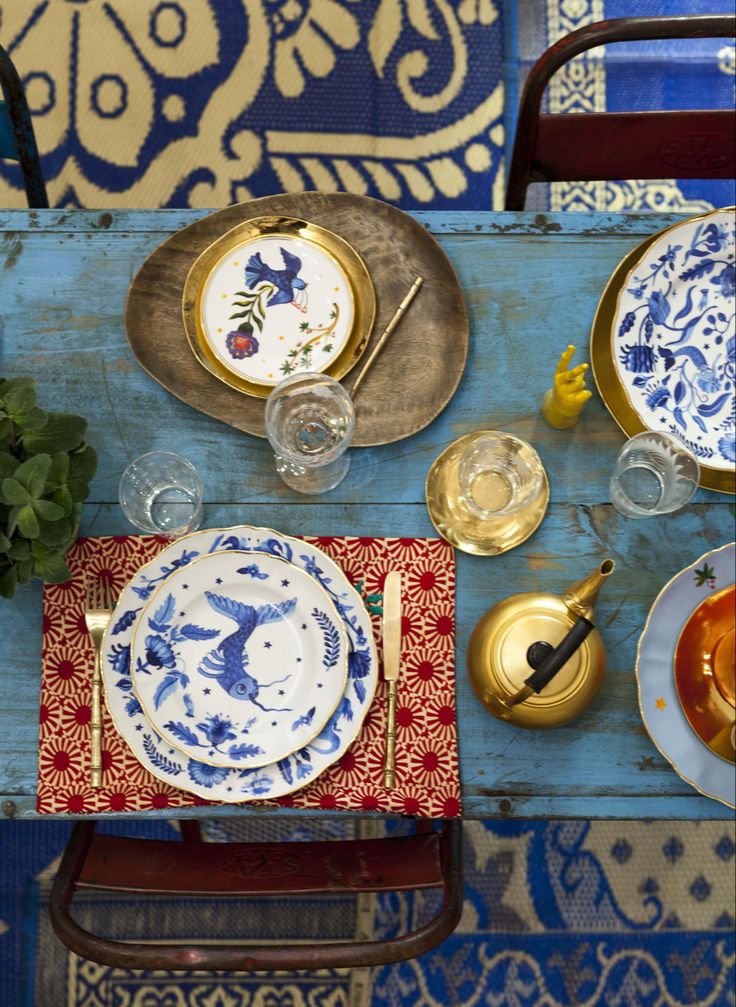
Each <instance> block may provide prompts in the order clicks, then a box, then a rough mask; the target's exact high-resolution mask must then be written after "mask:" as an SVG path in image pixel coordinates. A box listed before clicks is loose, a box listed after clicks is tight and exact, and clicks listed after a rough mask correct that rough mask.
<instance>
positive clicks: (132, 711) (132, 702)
mask: <svg viewBox="0 0 736 1007" xmlns="http://www.w3.org/2000/svg"><path fill="white" fill-rule="evenodd" d="M125 712H126V713H127V714H128V716H129V717H135V715H136V714H137V713H143V710H142V709H141V704H140V703H139V702H138V700H137V699H136V698H135V696H131V697H130V699H129V700H128V702H127V703H126V704H125Z"/></svg>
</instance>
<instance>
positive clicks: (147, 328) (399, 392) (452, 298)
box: [125, 192, 468, 447]
mask: <svg viewBox="0 0 736 1007" xmlns="http://www.w3.org/2000/svg"><path fill="white" fill-rule="evenodd" d="M266 215H274V216H279V215H281V216H292V217H298V218H301V219H305V220H308V221H310V222H311V223H313V224H318V225H319V226H321V227H326V228H328V229H329V230H332V231H334V232H335V233H336V234H338V235H340V237H342V238H344V239H345V240H346V241H347V242H349V243H350V244H351V245H352V246H353V248H354V249H355V250H356V252H357V253H358V255H360V257H361V258H362V259H363V261H364V262H365V264H366V266H367V268H368V272H369V273H370V276H371V279H372V281H373V286H374V288H375V292H376V322H375V325H374V329H373V336H372V338H371V341H370V343H369V345H368V348H367V351H366V352H367V353H368V354H370V352H371V350H372V348H373V346H374V345H375V342H376V341H377V340H378V338H379V337H380V335H381V333H382V332H383V330H384V329H385V327H386V325H388V323H389V321H390V320H391V317H392V315H393V314H394V312H395V311H396V308H397V307H398V306H399V304H400V303H401V301H402V300H403V299H404V297H405V295H406V293H407V291H408V289H409V287H410V286H411V284H412V283H413V281H414V279H415V277H416V276H417V275H419V276H421V277H423V279H424V286H423V287H422V290H421V292H420V295H419V297H418V298H417V299H416V301H415V303H414V304H413V306H412V308H411V309H410V311H409V312H408V314H407V317H406V318H405V319H404V320H403V322H402V324H401V325H400V326H399V327H398V329H397V331H396V332H395V334H394V336H393V338H392V339H391V340H390V342H389V343H388V345H387V346H385V347H384V349H383V350H382V352H381V355H380V358H379V359H377V360H376V362H375V364H374V365H373V367H371V370H370V372H369V373H368V375H367V376H366V378H365V381H364V382H363V386H362V388H361V392H360V402H359V403H358V406H357V415H356V424H355V434H354V437H353V443H354V444H355V446H356V447H367V446H372V445H377V444H390V443H393V442H395V441H398V440H403V439H404V438H406V437H411V436H412V435H413V434H415V433H418V432H419V431H420V430H422V429H424V427H426V426H428V425H429V424H430V423H431V422H432V420H433V419H434V418H435V417H436V416H437V415H438V414H439V413H440V412H442V410H443V409H444V408H445V406H446V405H447V403H448V402H449V401H450V399H451V398H452V396H453V394H454V392H455V389H456V388H457V386H458V384H459V382H460V378H461V377H462V373H463V369H464V367H465V360H466V357H467V352H468V319H467V313H466V311H465V304H464V301H463V296H462V291H461V289H460V285H459V283H458V280H457V277H456V276H455V273H454V271H453V269H452V266H451V265H450V263H449V262H448V261H447V258H446V257H445V254H444V252H443V251H442V249H441V248H440V246H439V245H438V244H437V242H436V241H435V239H434V238H433V237H432V236H431V235H430V234H429V232H428V231H427V230H426V229H425V228H423V227H421V225H419V224H417V223H416V221H414V220H413V219H412V218H411V217H410V216H408V214H405V213H402V212H401V211H400V210H397V209H396V208H395V207H392V206H389V205H388V204H387V203H382V202H380V201H379V200H376V199H369V198H368V197H366V196H353V195H350V194H348V193H329V194H328V193H319V192H306V193H292V194H289V195H282V196H266V197H264V198H262V199H254V200H251V201H250V202H249V203H241V204H238V205H236V206H230V207H227V208H226V209H224V210H218V211H217V213H213V214H212V215H211V216H208V217H205V218H203V219H202V220H199V221H197V222H196V223H193V224H190V226H189V227H186V228H184V230H181V231H178V232H177V233H175V234H174V235H172V237H170V238H168V239H167V240H166V241H165V242H164V243H163V244H162V245H161V246H160V247H159V248H157V249H156V250H155V251H154V252H153V253H152V254H151V255H150V256H149V257H148V258H147V259H146V261H145V262H144V264H143V266H142V267H141V269H140V271H139V272H138V274H137V275H136V277H135V279H134V280H133V283H132V285H131V288H130V291H129V293H128V299H127V303H126V309H125V327H126V331H127V335H128V340H129V342H130V345H131V347H132V349H133V353H134V354H135V356H136V358H137V359H138V362H139V363H140V364H141V366H142V367H143V368H144V369H145V370H146V371H147V372H148V373H149V374H150V375H151V376H152V377H154V378H155V379H156V381H158V382H159V383H160V384H161V385H163V387H164V388H166V389H167V390H168V391H170V392H171V393H172V394H173V395H176V396H177V398H180V399H181V400H182V401H184V402H186V403H188V404H189V405H191V406H193V407H194V408H195V409H198V410H199V411H200V412H203V413H206V414H207V415H208V416H213V417H215V418H216V419H219V420H222V422H223V423H227V424H228V425H230V426H232V427H235V428H236V429H237V430H242V431H244V432H246V433H250V434H254V435H255V436H256V437H265V430H264V423H263V416H264V410H265V400H263V399H258V398H254V397H252V396H249V395H244V394H242V393H241V392H238V391H236V390H235V389H233V388H230V387H229V386H228V385H226V384H224V383H223V382H222V381H220V380H218V379H217V378H216V377H215V376H214V375H212V374H211V373H210V372H209V371H208V370H205V369H204V368H203V367H202V366H201V364H200V363H199V362H198V361H197V359H196V358H195V356H194V355H193V353H192V351H191V348H190V346H189V344H188V342H187V338H186V334H185V331H184V326H183V324H182V292H183V290H184V284H185V282H186V278H187V274H188V273H189V270H190V269H191V267H192V265H193V264H194V261H195V259H196V258H197V257H198V256H199V255H200V253H201V252H203V251H204V250H205V249H206V248H207V247H208V246H209V245H211V244H212V242H213V241H216V240H217V239H218V238H219V237H221V236H222V235H223V234H225V233H226V232H227V231H229V230H230V229H231V228H232V227H235V226H236V225H237V224H241V223H243V222H244V221H246V220H251V219H253V218H254V217H261V216H266ZM162 345H165V346H166V352H165V353H162V352H161V348H162ZM351 378H352V374H351V373H348V374H347V375H346V377H345V379H344V382H345V384H346V385H348V386H349V385H350V381H351ZM387 402H390V403H391V408H390V409H387V408H386V403H387Z"/></svg>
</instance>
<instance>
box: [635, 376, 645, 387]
mask: <svg viewBox="0 0 736 1007" xmlns="http://www.w3.org/2000/svg"><path fill="white" fill-rule="evenodd" d="M647 380H648V379H647V378H642V377H641V376H640V377H638V378H634V386H635V387H636V388H643V387H644V385H645V384H646V383H647Z"/></svg>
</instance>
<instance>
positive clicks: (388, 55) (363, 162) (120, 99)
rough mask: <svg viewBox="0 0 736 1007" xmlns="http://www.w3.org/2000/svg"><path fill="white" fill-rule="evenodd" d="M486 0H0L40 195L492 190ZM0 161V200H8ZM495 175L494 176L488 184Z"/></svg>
mask: <svg viewBox="0 0 736 1007" xmlns="http://www.w3.org/2000/svg"><path fill="white" fill-rule="evenodd" d="M500 3H501V0H175V2H174V0H166V2H162V0H135V2H130V0H54V2H53V3H50V2H49V0H1V2H0V45H2V46H3V47H4V48H5V49H6V50H7V51H8V52H9V53H10V56H11V58H12V59H13V60H14V62H15V63H16V66H17V67H18V70H19V72H20V74H21V77H22V79H23V83H24V86H25V89H26V92H27V96H28V101H29V104H30V108H31V111H32V115H33V123H34V128H35V130H36V135H37V138H38V143H39V148H40V152H41V158H42V165H43V171H44V176H45V178H46V179H47V187H48V190H49V197H50V201H51V203H52V205H55V206H91V207H96V206H137V207H141V206H206V207H217V206H224V205H226V204H228V203H231V202H235V201H242V200H246V199H249V198H251V197H253V196H263V195H268V194H271V193H274V192H281V191H291V190H295V191H299V190H302V189H322V190H325V191H333V190H336V189H348V190H350V191H353V192H359V193H366V194H368V195H372V196H377V197H379V198H382V199H385V200H388V201H389V202H392V203H396V204H399V205H401V206H403V207H405V208H412V207H432V208H435V209H441V208H447V209H466V208H472V207H483V208H485V209H488V208H490V206H491V201H492V198H493V201H494V203H495V205H497V206H498V205H501V204H502V192H501V191H500V190H499V189H498V185H499V184H500V185H501V186H502V184H503V180H502V176H501V174H499V166H500V163H501V160H502V150H503V83H502V79H501V77H502V25H501V17H500ZM19 179H20V175H19V170H18V168H17V166H12V165H10V164H0V205H5V206H13V205H15V206H22V205H23V198H22V193H21V191H20V190H19V184H20V183H19ZM494 186H495V188H494Z"/></svg>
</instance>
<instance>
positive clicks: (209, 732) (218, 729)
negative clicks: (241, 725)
mask: <svg viewBox="0 0 736 1007" xmlns="http://www.w3.org/2000/svg"><path fill="white" fill-rule="evenodd" d="M232 726H233V722H232V721H231V720H228V719H227V718H226V717H218V716H217V715H216V714H211V715H210V716H209V717H206V718H205V720H204V721H203V722H202V723H201V724H197V727H198V728H199V730H200V731H202V732H203V733H204V735H205V737H206V738H207V740H208V741H209V743H210V744H211V745H214V746H215V748H216V747H217V746H218V745H221V744H222V743H223V742H224V741H232V740H233V739H234V738H235V737H236V735H235V733H234V732H233V731H232V730H231V728H232Z"/></svg>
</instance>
